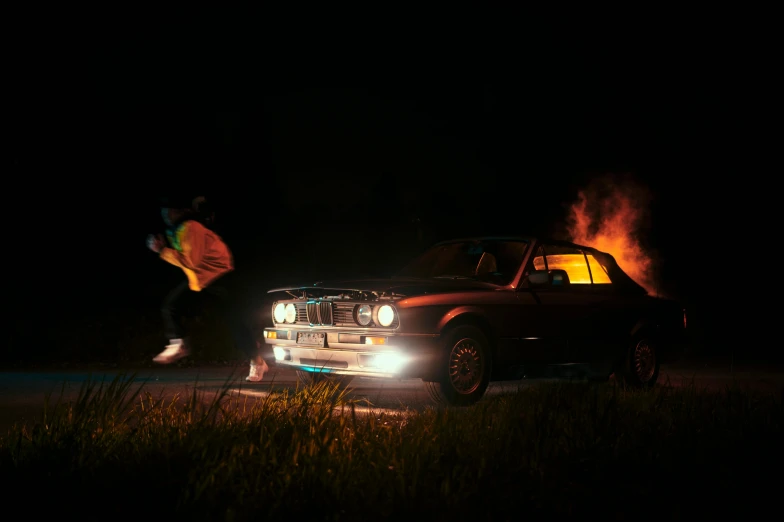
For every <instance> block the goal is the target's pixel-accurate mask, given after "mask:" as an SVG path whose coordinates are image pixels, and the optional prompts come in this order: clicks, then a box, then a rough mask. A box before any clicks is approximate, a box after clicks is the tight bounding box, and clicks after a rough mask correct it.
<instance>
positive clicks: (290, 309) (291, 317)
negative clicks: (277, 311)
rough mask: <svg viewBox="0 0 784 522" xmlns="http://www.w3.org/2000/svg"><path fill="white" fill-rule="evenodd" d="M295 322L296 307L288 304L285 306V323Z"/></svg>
mask: <svg viewBox="0 0 784 522" xmlns="http://www.w3.org/2000/svg"><path fill="white" fill-rule="evenodd" d="M296 320H297V307H296V306H294V305H293V304H291V303H289V304H287V305H286V322H287V323H293V322H295V321H296Z"/></svg>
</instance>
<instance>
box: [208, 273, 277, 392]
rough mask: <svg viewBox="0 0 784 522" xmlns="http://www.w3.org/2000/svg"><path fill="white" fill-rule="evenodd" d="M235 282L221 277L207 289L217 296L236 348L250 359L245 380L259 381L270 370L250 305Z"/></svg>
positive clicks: (219, 309) (220, 309) (219, 308)
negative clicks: (264, 356)
mask: <svg viewBox="0 0 784 522" xmlns="http://www.w3.org/2000/svg"><path fill="white" fill-rule="evenodd" d="M233 282H234V279H233V278H231V277H225V278H221V279H219V280H218V281H215V282H214V283H213V284H212V285H210V286H209V287H208V289H207V290H208V291H209V293H210V294H211V295H213V296H215V297H216V302H217V308H218V311H219V313H220V314H221V316H222V318H223V320H224V322H225V323H226V326H228V328H229V331H230V332H231V336H232V339H233V340H234V344H235V346H236V348H237V349H239V350H240V351H241V352H243V353H244V354H245V356H246V357H247V358H248V359H249V361H250V372H249V374H248V376H247V377H246V378H245V380H248V381H252V382H257V381H260V380H261V379H262V378H263V377H264V374H265V373H266V372H267V371H269V367H268V366H267V363H266V361H264V359H263V357H262V356H261V346H260V345H259V343H258V341H257V340H256V336H255V335H254V334H253V328H252V327H251V325H250V320H249V319H250V318H249V310H248V307H246V306H245V304H246V303H245V300H244V299H243V298H242V293H241V292H239V291H238V289H237V288H236V285H235V284H232V283H233Z"/></svg>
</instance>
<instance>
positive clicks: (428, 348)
mask: <svg viewBox="0 0 784 522" xmlns="http://www.w3.org/2000/svg"><path fill="white" fill-rule="evenodd" d="M270 293H275V294H276V295H277V294H280V297H279V298H278V299H277V300H276V301H274V303H273V305H272V321H273V326H272V327H267V328H265V330H264V338H265V342H266V343H268V344H270V345H271V346H272V349H273V353H274V356H275V363H276V364H277V365H278V366H280V367H286V368H291V369H295V370H297V372H298V375H299V376H300V379H302V380H305V381H313V380H319V379H331V380H335V381H338V382H340V383H341V384H342V385H347V384H348V383H349V382H350V380H351V379H353V378H354V377H357V376H361V377H373V378H384V379H401V378H421V379H422V380H423V381H424V382H425V384H426V387H427V388H428V390H429V391H430V393H431V395H432V396H433V398H434V399H435V400H437V401H440V402H443V403H446V404H449V405H458V406H460V405H468V404H471V403H474V402H476V401H477V400H479V399H480V398H481V397H482V395H483V394H484V392H485V390H486V388H487V386H488V383H489V382H490V381H494V380H510V379H519V378H522V377H524V376H535V375H542V374H543V372H546V374H547V375H554V376H556V377H557V376H559V375H569V376H575V375H582V376H584V377H587V378H589V379H595V378H598V379H607V378H609V377H610V376H611V375H612V374H613V373H614V374H615V375H616V376H617V377H620V378H622V379H623V380H625V382H627V383H629V384H630V385H633V386H637V387H646V386H651V385H653V384H654V383H655V382H656V380H657V377H658V374H659V365H660V364H661V362H662V361H666V360H667V359H668V358H673V357H675V356H677V354H678V350H677V347H679V346H681V345H682V342H683V341H684V339H685V329H686V310H685V309H684V308H683V307H682V306H681V305H680V304H679V303H678V302H677V301H674V300H671V299H665V298H661V297H657V296H653V295H649V294H648V292H647V291H646V290H645V289H644V288H643V287H641V286H640V285H639V284H637V283H636V282H635V281H634V280H633V279H632V278H630V277H629V276H628V275H627V274H626V273H625V272H624V271H623V270H622V269H621V267H620V266H619V265H618V263H617V262H616V260H615V258H613V256H611V255H610V254H608V253H605V252H601V251H599V250H596V249H594V248H591V247H588V246H583V245H578V244H574V243H570V242H566V241H558V240H546V239H540V238H533V237H478V238H468V239H456V240H451V241H444V242H441V243H438V244H436V245H434V246H433V247H431V248H430V249H428V250H427V251H425V252H424V253H423V254H422V255H421V256H419V257H418V258H416V259H414V260H413V261H412V262H411V263H410V264H408V265H407V266H406V267H405V268H403V269H402V270H401V271H400V272H399V273H397V274H396V275H394V276H392V277H390V278H386V279H379V280H351V281H340V282H329V283H326V282H318V283H316V284H311V285H307V286H297V287H290V288H277V289H274V290H270ZM273 297H275V296H273Z"/></svg>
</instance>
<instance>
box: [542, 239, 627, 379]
mask: <svg viewBox="0 0 784 522" xmlns="http://www.w3.org/2000/svg"><path fill="white" fill-rule="evenodd" d="M531 268H532V269H535V270H556V269H557V270H564V271H565V272H566V273H567V275H568V280H567V281H564V282H563V283H562V284H560V285H552V286H549V287H545V288H537V289H535V290H534V291H533V295H534V297H535V299H536V300H537V302H538V303H539V304H540V306H541V311H540V313H539V315H540V316H541V317H542V319H541V320H542V325H543V330H544V332H543V335H544V336H546V338H547V344H548V346H549V347H550V351H551V356H552V357H551V361H550V364H569V363H591V362H595V361H597V360H600V359H601V358H602V357H603V354H604V352H605V347H604V344H603V343H604V341H603V339H604V336H605V334H606V330H607V328H608V324H607V319H608V318H609V317H610V314H609V313H608V311H609V310H611V309H612V308H613V306H612V301H611V299H612V296H611V294H610V293H608V292H602V291H597V290H596V288H594V287H593V285H592V276H591V269H590V267H589V264H588V259H587V258H586V256H585V254H584V253H583V252H582V251H581V250H580V249H578V248H576V247H573V246H568V245H562V244H542V245H540V246H539V247H538V249H537V252H536V253H535V255H534V256H533V258H532V266H531Z"/></svg>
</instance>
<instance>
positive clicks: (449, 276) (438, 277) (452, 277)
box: [433, 274, 473, 279]
mask: <svg viewBox="0 0 784 522" xmlns="http://www.w3.org/2000/svg"><path fill="white" fill-rule="evenodd" d="M433 279H473V277H470V276H461V275H452V274H444V275H439V276H433Z"/></svg>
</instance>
